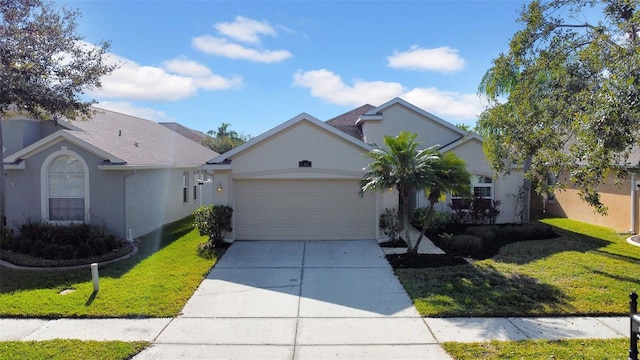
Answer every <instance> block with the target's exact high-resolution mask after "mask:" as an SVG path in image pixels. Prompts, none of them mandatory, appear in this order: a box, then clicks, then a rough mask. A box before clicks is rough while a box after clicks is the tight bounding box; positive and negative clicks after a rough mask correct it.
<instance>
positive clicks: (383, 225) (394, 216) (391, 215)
mask: <svg viewBox="0 0 640 360" xmlns="http://www.w3.org/2000/svg"><path fill="white" fill-rule="evenodd" d="M378 228H379V229H380V230H381V231H382V233H383V234H384V235H386V236H388V237H389V240H390V241H392V242H394V241H398V239H399V238H400V219H399V218H398V210H397V208H395V207H394V208H391V209H384V213H383V214H380V222H379V224H378Z"/></svg>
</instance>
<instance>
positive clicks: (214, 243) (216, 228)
mask: <svg viewBox="0 0 640 360" xmlns="http://www.w3.org/2000/svg"><path fill="white" fill-rule="evenodd" d="M232 215H233V208H232V207H231V206H227V205H209V206H201V207H199V208H197V209H196V211H194V212H193V226H194V227H195V228H196V229H198V231H199V232H200V235H207V236H209V239H208V241H207V242H206V243H205V244H202V245H201V246H200V249H199V252H206V250H211V249H214V248H219V247H223V246H225V243H224V238H225V237H226V236H227V234H228V233H229V232H230V231H232V230H233V228H232V227H231V224H232V222H231V220H232Z"/></svg>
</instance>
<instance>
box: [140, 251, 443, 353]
mask: <svg viewBox="0 0 640 360" xmlns="http://www.w3.org/2000/svg"><path fill="white" fill-rule="evenodd" d="M176 358H184V359H187V358H188V359H191V358H198V359H208V358H211V359H325V358H331V359H451V357H449V355H447V354H446V352H444V350H442V348H440V346H438V344H437V342H436V339H435V338H434V336H433V334H431V332H430V331H429V329H428V328H427V326H426V324H425V322H424V320H423V319H422V318H421V317H420V315H419V314H418V313H417V311H416V309H415V308H414V307H413V304H412V302H411V300H410V298H409V297H408V295H407V294H406V292H405V291H404V288H403V287H402V285H401V284H400V282H399V281H398V279H397V278H396V277H395V275H394V273H393V270H392V269H391V267H390V266H389V264H388V262H387V261H386V259H385V258H384V254H383V252H382V250H381V249H380V247H379V246H378V244H377V243H376V242H375V241H245V242H242V241H240V242H235V243H234V244H233V245H232V246H231V247H230V248H229V249H228V250H227V252H226V254H225V255H224V256H223V257H222V259H220V261H219V262H218V263H217V264H216V266H215V267H214V268H213V269H212V271H211V272H210V273H209V275H208V276H207V277H206V279H205V280H204V281H203V282H202V284H201V285H200V287H199V288H198V289H197V290H196V292H195V293H194V295H193V296H192V298H191V299H190V300H189V301H188V302H187V304H186V306H185V307H184V309H183V311H182V313H181V314H180V316H178V317H177V318H175V319H173V320H172V321H171V323H170V324H169V325H168V326H167V327H166V328H165V329H164V330H163V331H162V332H161V333H160V335H159V336H158V337H157V338H156V339H155V342H154V345H153V346H151V347H150V348H149V349H147V350H145V351H144V352H142V353H141V354H139V355H138V356H136V359H176Z"/></svg>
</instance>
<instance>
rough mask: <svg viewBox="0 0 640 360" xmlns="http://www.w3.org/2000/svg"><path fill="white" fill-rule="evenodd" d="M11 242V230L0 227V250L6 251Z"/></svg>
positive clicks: (6, 227)
mask: <svg viewBox="0 0 640 360" xmlns="http://www.w3.org/2000/svg"><path fill="white" fill-rule="evenodd" d="M12 240H13V229H11V228H10V227H8V226H0V249H8V248H9V244H10V243H11V241H12Z"/></svg>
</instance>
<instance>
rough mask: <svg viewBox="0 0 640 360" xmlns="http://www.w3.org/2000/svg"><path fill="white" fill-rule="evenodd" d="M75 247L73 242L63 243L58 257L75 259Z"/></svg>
mask: <svg viewBox="0 0 640 360" xmlns="http://www.w3.org/2000/svg"><path fill="white" fill-rule="evenodd" d="M75 252H76V251H75V247H74V246H73V245H71V244H66V245H62V246H60V247H59V248H58V258H60V259H73V258H74V257H75Z"/></svg>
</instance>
